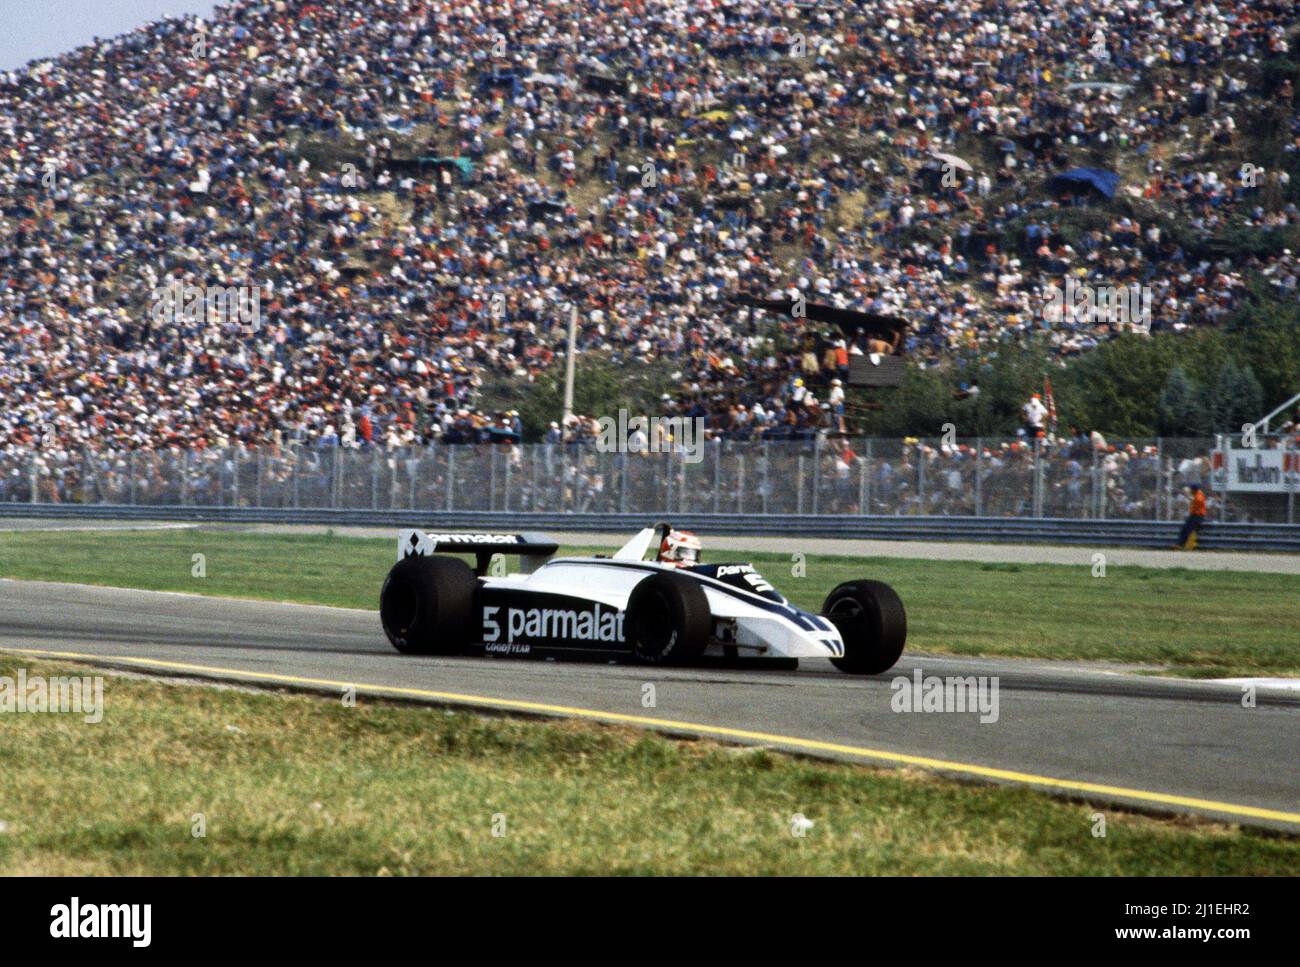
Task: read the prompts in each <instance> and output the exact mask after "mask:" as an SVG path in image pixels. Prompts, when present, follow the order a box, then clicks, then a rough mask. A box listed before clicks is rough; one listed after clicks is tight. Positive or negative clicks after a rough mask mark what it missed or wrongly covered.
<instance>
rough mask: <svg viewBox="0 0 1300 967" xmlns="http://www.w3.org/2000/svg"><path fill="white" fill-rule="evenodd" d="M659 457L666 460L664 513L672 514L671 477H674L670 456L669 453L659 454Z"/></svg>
mask: <svg viewBox="0 0 1300 967" xmlns="http://www.w3.org/2000/svg"><path fill="white" fill-rule="evenodd" d="M659 456H660V457H665V458H666V459H667V460H668V473H666V474H665V475H664V476H666V477H667V478H668V493H667V495H666V496H665V497H664V513H665V514H671V513H672V512H673V477H674V476H676V474H674V473H673V462H672V454H671V452H670V453H667V454H663V453H661V454H659Z"/></svg>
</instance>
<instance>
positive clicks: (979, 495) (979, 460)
mask: <svg viewBox="0 0 1300 967" xmlns="http://www.w3.org/2000/svg"><path fill="white" fill-rule="evenodd" d="M983 470H984V438H983V437H980V436H977V437H976V438H975V516H976V517H983V516H984V480H983V477H984V474H983Z"/></svg>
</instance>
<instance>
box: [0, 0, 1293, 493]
mask: <svg viewBox="0 0 1300 967" xmlns="http://www.w3.org/2000/svg"><path fill="white" fill-rule="evenodd" d="M1298 21H1300V14H1298V13H1297V8H1296V7H1295V6H1294V5H1293V4H1292V3H1290V2H1276V3H1272V2H1258V0H1250V2H1240V3H1232V2H1220V3H1209V2H1171V0H1147V2H1136V0H1135V2H1093V3H1088V2H1076V0H1004V2H978V0H945V2H935V3H930V2H915V3H913V2H902V0H862V2H857V3H849V2H816V0H810V2H801V3H796V4H768V3H764V2H739V0H738V2H725V0H690V2H687V0H662V2H635V0H628V2H621V3H603V2H573V0H557V2H551V3H546V4H517V3H478V2H456V3H445V2H417V0H392V2H377V0H330V2H322V3H319V4H317V3H303V2H268V0H240V2H235V3H232V4H229V5H227V6H224V7H221V8H219V9H218V11H217V13H216V14H215V15H214V17H213V18H212V19H211V20H210V21H207V22H202V21H197V20H194V19H175V20H167V21H163V22H159V23H154V24H151V25H148V26H146V27H142V28H140V29H139V30H136V31H134V32H133V33H130V34H127V35H124V36H121V37H117V38H113V39H109V40H100V41H97V42H95V43H93V44H91V45H89V46H86V47H83V48H80V49H78V50H76V51H73V52H71V53H69V54H66V55H64V56H61V57H58V58H56V59H52V60H43V61H39V62H33V63H31V64H28V65H27V66H25V67H24V68H22V69H17V70H10V71H8V72H5V73H2V74H0V133H2V135H3V144H4V150H3V153H2V154H0V198H3V204H4V212H3V218H0V398H3V401H4V406H3V410H2V411H0V445H4V446H5V447H7V448H8V449H9V450H10V452H11V453H12V452H14V451H15V449H16V448H21V447H25V446H29V445H36V444H39V445H40V446H42V448H43V449H44V450H45V452H46V453H47V454H48V455H50V459H51V460H56V457H55V456H54V454H57V453H59V452H60V451H76V452H78V453H83V452H86V451H101V450H104V451H114V452H121V451H130V450H135V451H154V452H163V451H169V452H172V453H179V452H181V451H191V452H193V451H198V450H204V449H210V448H224V447H230V446H239V445H246V446H251V447H259V446H278V445H282V444H287V443H297V444H301V445H305V446H309V447H319V446H331V445H338V444H340V443H343V444H349V445H355V446H358V447H366V446H371V445H374V446H380V447H385V448H389V447H396V446H411V445H419V444H424V443H429V442H435V441H436V442H448V443H452V442H473V441H477V440H481V439H484V438H487V434H488V431H489V430H490V429H491V430H495V431H496V433H497V434H499V435H500V436H501V437H502V438H506V439H510V440H517V439H518V438H519V435H520V433H521V432H522V430H523V428H522V427H521V426H520V424H519V421H518V417H517V415H515V414H511V413H509V412H500V413H498V412H496V411H495V408H490V407H487V406H486V405H485V403H484V401H483V399H482V398H481V394H482V389H483V386H484V383H485V381H487V380H490V379H492V378H505V379H510V380H517V381H521V382H527V381H531V380H536V379H538V378H540V377H542V376H544V375H545V374H546V373H547V371H548V370H549V369H551V368H552V367H559V366H562V365H563V359H564V353H565V340H566V336H567V325H568V311H567V307H568V306H570V305H575V304H576V305H577V306H578V329H577V344H578V347H579V350H580V351H581V352H583V353H591V354H604V355H605V356H607V357H608V358H609V359H611V360H612V361H614V363H616V364H619V365H623V366H629V367H630V366H634V365H641V364H647V365H661V366H663V367H665V371H666V372H668V373H670V375H671V379H672V386H671V392H670V393H669V395H668V398H667V399H666V400H664V402H663V407H664V410H665V411H666V412H678V413H682V414H690V415H692V416H701V417H703V418H704V419H705V420H706V427H707V431H708V433H709V435H710V436H729V437H735V438H741V439H753V438H760V439H761V438H763V437H764V436H770V437H776V436H786V437H788V436H791V435H800V434H803V435H806V434H808V433H812V432H815V431H816V430H817V429H819V428H830V429H832V430H835V429H840V428H843V427H842V421H840V422H839V424H838V425H837V420H838V419H839V418H838V417H837V416H836V415H835V413H834V412H833V409H832V408H831V407H828V405H827V404H828V402H830V401H832V400H834V399H835V398H836V396H837V394H838V395H841V396H842V393H843V390H842V388H841V387H842V385H843V382H844V381H845V377H846V375H847V373H848V365H849V363H848V360H849V357H850V356H852V355H853V354H855V353H860V352H862V351H864V350H869V349H870V347H868V346H866V336H865V335H864V334H861V333H853V332H839V333H837V332H829V333H828V332H824V331H810V328H809V327H807V326H806V325H805V324H804V323H803V321H802V320H800V319H798V318H776V319H771V318H768V319H765V320H757V319H755V318H754V317H753V315H752V314H751V313H749V312H748V311H746V310H744V309H741V308H737V307H736V306H735V305H733V304H732V303H731V302H730V301H729V299H730V298H731V297H733V296H735V295H737V294H740V293H748V294H756V295H759V296H764V297H769V298H794V297H795V296H797V295H800V294H802V295H803V296H805V297H806V298H807V299H809V300H821V301H828V302H832V303H834V304H836V305H840V306H844V307H850V308H856V309H862V310H868V311H872V312H878V313H887V314H891V315H895V316H898V317H899V318H901V319H904V320H905V321H906V322H907V329H906V332H905V336H904V338H903V341H902V343H901V345H899V346H898V347H897V349H898V351H899V352H900V353H902V354H903V355H905V356H906V357H907V358H908V359H909V360H911V361H913V362H915V363H916V364H918V365H923V366H943V365H946V364H948V363H950V362H951V360H952V359H953V358H954V357H955V356H956V355H957V354H958V353H960V352H975V353H979V352H984V351H995V350H996V348H997V347H998V346H999V345H1002V344H1004V343H1006V342H1007V341H1014V340H1017V339H1020V338H1022V337H1023V336H1025V335H1026V334H1028V333H1030V332H1035V331H1037V332H1041V333H1043V334H1044V335H1045V337H1046V338H1047V339H1048V340H1049V341H1050V345H1051V347H1052V349H1053V351H1054V352H1055V353H1056V354H1058V356H1060V357H1070V356H1073V355H1076V354H1080V353H1086V352H1088V351H1089V350H1090V349H1091V348H1093V347H1095V346H1097V345H1098V344H1099V343H1101V342H1103V341H1105V340H1107V339H1109V338H1111V337H1113V336H1115V335H1116V334H1117V333H1118V332H1119V331H1120V329H1122V328H1124V327H1123V326H1120V325H1117V324H1115V322H1114V321H1113V320H1106V319H1098V318H1096V317H1095V316H1093V315H1090V314H1088V313H1083V314H1073V313H1070V312H1065V313H1060V314H1057V315H1055V316H1053V315H1052V314H1051V313H1045V312H1044V311H1043V306H1044V304H1045V303H1046V302H1047V301H1048V300H1047V297H1046V293H1047V290H1048V289H1049V287H1051V286H1054V285H1059V284H1060V283H1061V281H1062V279H1065V278H1067V277H1076V278H1079V279H1081V280H1091V281H1101V282H1105V283H1108V284H1114V285H1128V284H1140V285H1142V286H1146V287H1149V289H1150V291H1151V293H1152V301H1153V305H1154V311H1153V312H1152V320H1151V323H1150V326H1149V329H1150V330H1151V331H1155V332H1159V331H1162V330H1167V331H1171V332H1180V331H1184V330H1188V329H1195V328H1197V327H1205V326H1213V325H1215V324H1216V322H1218V321H1219V320H1220V319H1222V318H1223V316H1224V315H1225V314H1226V313H1228V312H1230V311H1232V309H1233V308H1234V307H1235V306H1236V305H1237V304H1238V303H1239V302H1240V300H1241V299H1243V298H1244V297H1245V279H1246V278H1247V276H1248V275H1250V274H1257V275H1258V276H1259V277H1260V278H1262V279H1265V280H1267V284H1268V285H1269V286H1270V287H1272V289H1273V290H1274V292H1275V293H1276V294H1277V295H1279V296H1280V297H1282V298H1284V299H1287V300H1290V301H1291V302H1295V300H1296V299H1297V259H1296V257H1295V255H1294V253H1293V252H1292V251H1291V250H1290V249H1283V250H1280V251H1275V252H1263V253H1261V252H1258V251H1248V250H1231V249H1225V250H1224V251H1222V252H1221V253H1220V254H1218V255H1212V254H1206V252H1205V251H1204V247H1202V248H1201V249H1200V250H1198V254H1191V253H1190V252H1189V250H1188V248H1187V247H1186V245H1185V244H1184V240H1183V239H1182V237H1180V234H1179V233H1178V232H1173V231H1170V230H1169V228H1168V226H1170V225H1176V226H1178V227H1179V230H1180V232H1186V233H1191V234H1197V235H1199V236H1201V237H1215V236H1220V235H1223V234H1225V233H1227V232H1230V231H1231V230H1234V229H1240V228H1254V229H1285V228H1288V227H1294V226H1295V225H1296V224H1297V222H1298V220H1300V212H1298V211H1297V207H1296V203H1295V201H1294V200H1293V199H1294V198H1295V197H1296V195H1295V192H1294V190H1293V186H1292V185H1291V184H1290V178H1289V176H1288V175H1287V173H1286V165H1279V164H1277V163H1276V162H1277V161H1278V160H1279V159H1277V158H1264V157H1257V158H1252V157H1249V156H1248V155H1243V154H1242V152H1241V151H1240V150H1236V149H1239V148H1240V146H1241V145H1242V144H1243V143H1244V142H1243V137H1244V135H1243V132H1242V131H1240V130H1239V129H1238V124H1237V120H1236V119H1237V118H1238V117H1240V116H1241V115H1242V111H1243V108H1244V107H1245V106H1246V104H1247V102H1261V101H1265V100H1270V101H1272V102H1275V103H1277V104H1282V105H1287V106H1289V105H1291V104H1293V103H1294V97H1295V92H1294V90H1293V85H1292V82H1291V80H1290V79H1289V78H1286V79H1283V80H1281V81H1276V78H1274V79H1273V81H1270V79H1269V78H1270V75H1269V74H1268V70H1267V69H1268V67H1269V65H1270V64H1271V63H1274V62H1277V61H1280V60H1284V59H1286V58H1288V57H1289V56H1290V46H1291V45H1293V44H1294V42H1295V41H1294V31H1295V28H1296V25H1297V22H1298ZM1288 38H1290V39H1288ZM1274 81H1276V82H1274ZM1286 116H1287V117H1288V118H1289V127H1286V126H1284V129H1283V130H1281V131H1279V132H1274V133H1275V134H1276V135H1278V136H1279V137H1280V139H1281V141H1280V143H1281V145H1282V148H1281V151H1282V152H1284V153H1285V155H1286V157H1287V158H1289V159H1293V158H1294V154H1295V152H1297V151H1300V116H1297V114H1296V112H1295V111H1294V110H1288V112H1287V115H1286ZM1207 159H1209V160H1207ZM1084 216H1086V217H1084ZM173 284H181V285H183V286H198V287H212V286H216V287H230V286H236V287H244V288H246V289H247V288H251V289H254V290H255V291H256V293H257V295H258V298H259V300H260V301H259V314H258V316H257V320H256V325H254V326H252V327H249V326H247V325H242V324H241V320H240V319H238V318H235V317H234V316H230V315H227V316H224V317H223V316H221V315H219V314H216V315H214V314H212V313H210V312H209V311H207V310H208V308H209V307H207V306H204V307H203V311H201V312H199V313H194V314H189V315H187V314H185V313H173V314H171V315H160V314H159V313H158V311H157V309H158V306H157V295H156V294H157V293H158V292H159V291H160V290H162V289H165V288H166V287H168V286H170V285H173ZM835 380H839V381H840V382H839V383H836V382H834V381H835ZM557 416H558V414H557ZM588 425H589V424H587V423H585V422H584V421H582V420H581V419H578V420H575V421H574V423H573V424H572V425H571V426H569V427H567V428H561V427H559V426H555V427H552V428H551V432H552V433H553V434H555V439H557V440H558V439H562V438H563V435H564V434H565V433H566V432H567V433H568V435H569V437H570V438H572V437H573V436H574V435H581V434H583V432H584V429H583V428H584V426H588ZM847 429H852V427H848V428H847ZM543 432H545V428H543ZM998 452H999V453H1004V454H1005V453H1010V454H1011V456H1010V457H1009V458H1008V459H1011V460H1015V459H1018V457H1016V456H1015V451H1014V450H1007V449H1006V448H1005V446H1003V449H1001V450H999V451H998ZM1068 454H1069V451H1068V449H1062V451H1061V459H1062V460H1068V459H1070V458H1069V456H1068ZM942 456H943V458H944V459H947V458H948V454H947V452H946V451H945V452H944V453H943V454H942ZM1125 457H1126V455H1125V454H1124V453H1123V451H1122V448H1121V451H1120V456H1118V457H1114V456H1112V457H1111V459H1115V460H1120V461H1121V462H1122V461H1123V460H1124V458H1125ZM1132 458H1133V461H1134V464H1135V465H1137V463H1139V462H1141V461H1142V460H1144V459H1145V458H1146V453H1145V451H1142V452H1137V451H1135V452H1134V453H1133V454H1132ZM1091 459H1092V457H1087V458H1086V459H1085V458H1084V457H1082V456H1081V457H1080V460H1081V461H1083V462H1084V463H1087V462H1088V461H1090V460H1091ZM832 470H833V468H832ZM20 486H25V481H23V482H20ZM55 499H58V498H57V497H56V498H55Z"/></svg>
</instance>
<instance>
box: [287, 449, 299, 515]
mask: <svg viewBox="0 0 1300 967" xmlns="http://www.w3.org/2000/svg"><path fill="white" fill-rule="evenodd" d="M289 452H290V453H292V454H293V463H291V464H290V465H289V472H290V473H291V474H293V506H294V509H295V510H296V509H297V508H298V464H300V463H302V443H301V442H299V441H297V440H295V441H294V442H293V445H292V447H291V449H290V450H289Z"/></svg>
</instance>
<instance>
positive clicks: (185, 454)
mask: <svg viewBox="0 0 1300 967" xmlns="http://www.w3.org/2000/svg"><path fill="white" fill-rule="evenodd" d="M189 482H190V451H189V450H188V449H186V450H182V451H181V506H182V507H187V506H189V505H188V503H187V502H186V500H185V497H186V492H187V491H188V489H189Z"/></svg>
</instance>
